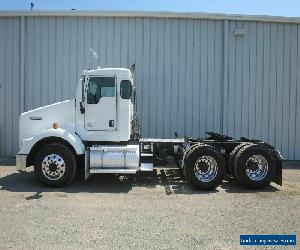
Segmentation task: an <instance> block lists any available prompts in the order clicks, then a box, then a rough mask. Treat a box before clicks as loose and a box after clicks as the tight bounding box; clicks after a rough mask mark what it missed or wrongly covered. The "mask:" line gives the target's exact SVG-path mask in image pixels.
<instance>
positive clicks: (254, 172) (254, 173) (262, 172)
mask: <svg viewBox="0 0 300 250" xmlns="http://www.w3.org/2000/svg"><path fill="white" fill-rule="evenodd" d="M268 169H269V164H268V161H267V159H266V158H265V157H264V156H262V155H252V156H251V157H250V158H249V159H248V160H247V162H246V174H247V176H248V177H249V179H250V180H253V181H260V180H262V179H264V178H265V177H266V176H267V174H268Z"/></svg>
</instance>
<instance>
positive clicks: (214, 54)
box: [0, 16, 300, 159]
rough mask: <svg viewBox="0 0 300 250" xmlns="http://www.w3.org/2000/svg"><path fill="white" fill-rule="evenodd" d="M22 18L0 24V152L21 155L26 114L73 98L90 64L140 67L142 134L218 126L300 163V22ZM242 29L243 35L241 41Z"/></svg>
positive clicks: (190, 131)
mask: <svg viewBox="0 0 300 250" xmlns="http://www.w3.org/2000/svg"><path fill="white" fill-rule="evenodd" d="M22 18H23V19H21V18H20V17H16V18H3V17H2V18H0V34H1V36H0V46H1V47H0V84H1V85H2V87H1V88H0V97H1V100H0V102H1V107H0V111H1V114H0V117H1V121H0V133H1V138H0V155H1V156H12V155H14V154H15V153H16V151H17V147H18V138H17V132H18V123H17V117H18V113H19V112H20V110H21V111H22V110H30V109H33V108H36V107H38V106H42V105H46V104H49V103H53V102H56V101H61V100H64V99H68V98H71V97H73V95H74V92H75V86H76V83H77V79H78V77H79V75H80V73H81V71H82V70H83V69H85V68H95V67H96V66H98V65H100V66H102V67H130V66H131V65H132V64H133V63H136V69H137V74H136V78H137V91H138V108H139V112H140V117H141V120H142V127H143V135H144V136H145V137H166V138H168V137H172V136H173V135H174V131H178V132H179V134H180V135H181V136H183V135H191V136H195V137H199V136H203V135H204V132H205V131H207V130H212V131H216V132H224V133H228V134H229V135H232V136H236V137H239V136H246V137H247V136H250V137H255V138H258V139H263V140H266V141H269V142H270V143H272V144H275V145H276V146H277V147H278V148H279V149H280V150H282V152H283V155H284V157H285V158H288V159H300V136H299V135H297V128H300V109H299V105H300V100H298V101H297V96H299V98H300V85H299V84H300V83H299V81H300V62H299V63H298V61H300V26H299V25H296V24H279V23H268V22H254V21H253V22H252V21H251V22H245V21H243V22H241V21H233V20H231V21H224V20H205V19H184V18H180V19H179V18H172V19H170V18H149V17H144V18H143V17H137V18H135V17H47V16H42V17H25V18H24V17H22ZM21 27H22V28H21ZM236 28H243V29H245V34H244V35H243V36H235V35H234V32H235V29H236ZM2 34H5V35H2ZM22 60H24V68H23V67H20V66H19V65H20V62H21V65H22ZM297 81H298V82H297ZM297 85H298V88H297ZM297 93H298V94H297Z"/></svg>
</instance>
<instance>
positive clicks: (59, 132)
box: [18, 128, 85, 155]
mask: <svg viewBox="0 0 300 250" xmlns="http://www.w3.org/2000/svg"><path fill="white" fill-rule="evenodd" d="M48 137H58V138H61V139H64V140H65V141H67V142H69V143H70V144H71V146H72V147H73V148H74V150H75V152H76V154H77V155H82V154H84V150H85V147H84V145H83V143H82V141H81V139H80V138H79V136H78V135H76V134H75V132H74V131H70V130H67V129H64V128H57V129H54V128H50V129H46V130H43V131H41V132H40V133H39V134H37V135H36V136H34V137H31V138H28V139H24V140H22V141H21V145H20V151H19V153H18V154H23V155H27V154H29V153H30V151H31V149H32V148H33V147H34V145H35V144H36V143H37V142H39V141H40V140H43V139H45V138H48Z"/></svg>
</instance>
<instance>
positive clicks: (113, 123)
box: [108, 120, 115, 128]
mask: <svg viewBox="0 0 300 250" xmlns="http://www.w3.org/2000/svg"><path fill="white" fill-rule="evenodd" d="M108 125H109V126H110V127H111V128H113V127H114V126H115V121H114V120H109V122H108Z"/></svg>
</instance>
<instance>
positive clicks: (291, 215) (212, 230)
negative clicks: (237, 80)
mask: <svg viewBox="0 0 300 250" xmlns="http://www.w3.org/2000/svg"><path fill="white" fill-rule="evenodd" d="M299 180H300V163H299V162H298V163H297V162H285V164H284V172H283V186H282V187H280V186H277V185H275V184H272V186H271V187H269V188H268V189H266V190H260V191H249V190H246V189H244V188H242V187H240V186H239V185H238V183H236V182H234V181H230V182H226V181H224V182H223V183H222V185H221V186H220V187H219V188H217V190H216V191H211V192H201V191H198V190H194V189H192V188H190V187H188V186H187V185H186V184H185V183H184V181H183V180H182V178H181V175H180V172H179V171H178V170H176V169H164V168H158V169H157V171H156V172H155V173H154V175H153V177H147V176H138V177H131V178H124V177H122V178H121V177H120V178H117V177H115V176H110V175H106V176H101V175H94V176H91V178H90V179H88V180H87V181H86V182H85V181H83V180H80V179H79V178H77V179H75V181H74V182H73V183H72V184H71V185H70V186H68V187H65V188H59V189H53V188H46V187H43V186H41V185H40V184H39V183H38V181H37V180H36V179H35V176H34V174H33V172H32V169H30V172H28V173H18V172H17V171H16V170H15V162H14V160H13V159H0V189H1V190H0V221H1V222H0V223H1V224H0V248H1V249H8V248H14V249H61V248H63V249H83V248H89V249H248V247H240V245H239V236H240V234H297V236H298V241H299V235H300V226H299V222H300V220H299V218H300V183H299ZM298 247H299V242H298ZM260 249H263V248H260ZM276 249H282V247H278V248H276ZM289 249H290V248H289Z"/></svg>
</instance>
